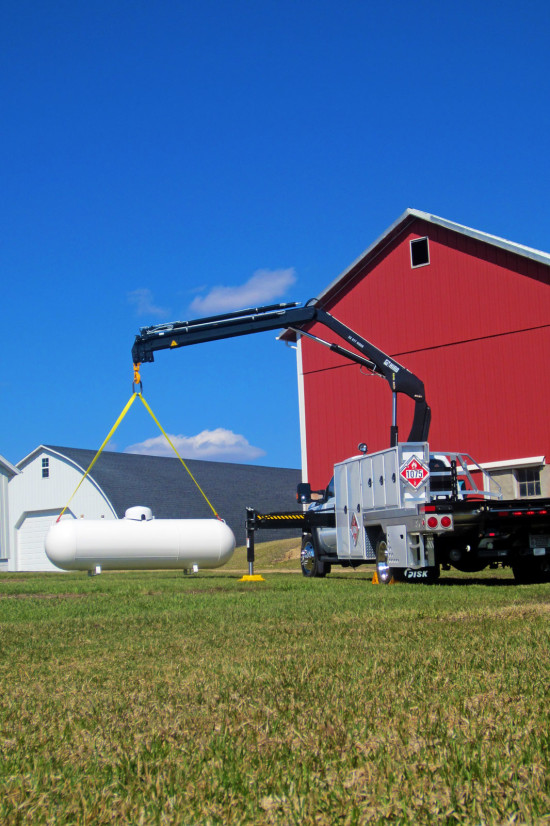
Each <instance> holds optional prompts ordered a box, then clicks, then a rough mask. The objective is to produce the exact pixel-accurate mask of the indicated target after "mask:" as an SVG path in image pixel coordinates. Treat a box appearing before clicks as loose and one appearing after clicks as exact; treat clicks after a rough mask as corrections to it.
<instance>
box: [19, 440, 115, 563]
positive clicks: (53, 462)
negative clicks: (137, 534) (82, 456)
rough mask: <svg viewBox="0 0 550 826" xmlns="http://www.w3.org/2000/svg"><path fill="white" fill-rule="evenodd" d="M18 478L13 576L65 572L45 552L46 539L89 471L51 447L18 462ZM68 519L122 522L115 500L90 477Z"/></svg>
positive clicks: (80, 490)
mask: <svg viewBox="0 0 550 826" xmlns="http://www.w3.org/2000/svg"><path fill="white" fill-rule="evenodd" d="M17 468H18V470H19V472H18V474H17V475H16V476H14V477H13V478H12V479H11V481H10V485H9V494H10V495H9V512H10V525H11V529H12V538H13V541H12V547H11V553H10V556H9V560H8V565H7V570H8V571H59V568H56V566H55V565H52V563H51V562H50V561H49V559H48V557H47V556H46V552H45V550H44V537H45V535H46V533H47V531H48V528H49V527H50V525H51V524H53V523H54V522H55V520H56V519H57V517H58V516H59V513H60V512H61V510H62V509H63V508H64V507H65V505H66V504H67V502H68V500H69V497H70V496H71V494H72V493H73V491H74V490H75V488H76V486H77V485H78V483H79V482H80V481H81V479H82V476H83V474H84V473H85V471H86V468H83V467H81V466H80V465H79V464H78V463H77V462H76V461H74V460H73V459H71V458H69V457H68V456H66V455H64V454H63V453H59V452H57V451H56V450H54V449H52V448H51V447H45V446H44V445H40V447H37V448H36V450H33V452H32V453H30V454H29V455H28V456H26V457H25V458H24V459H22V461H21V462H18V465H17ZM67 513H68V514H69V515H72V516H74V517H76V518H80V517H85V518H86V519H116V518H117V515H116V513H115V510H114V508H113V506H112V505H111V503H110V501H109V499H108V498H107V497H106V495H105V493H104V492H103V490H102V489H101V488H100V487H99V485H97V483H96V482H95V481H94V479H92V478H91V477H90V476H88V477H87V478H86V480H85V482H84V483H83V484H82V485H81V486H80V488H79V490H78V492H77V494H76V495H75V497H74V499H73V500H72V502H71V505H70V508H69V509H68V511H67Z"/></svg>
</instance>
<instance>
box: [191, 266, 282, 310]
mask: <svg viewBox="0 0 550 826" xmlns="http://www.w3.org/2000/svg"><path fill="white" fill-rule="evenodd" d="M295 281H296V274H295V272H294V268H293V267H290V268H289V269H286V270H256V272H255V273H254V275H253V276H252V277H251V278H249V279H248V281H247V282H246V283H245V284H241V285H239V286H237V287H213V288H212V289H211V290H210V292H209V293H207V294H206V295H205V296H197V297H196V298H194V299H193V301H192V303H191V310H193V312H194V313H196V314H197V315H211V314H213V313H223V312H231V310H242V309H245V308H247V307H258V306H261V305H262V304H270V303H271V302H272V301H274V300H275V299H277V298H280V297H281V296H282V295H284V293H285V292H286V291H287V289H288V288H289V287H290V286H291V285H292V284H294V283H295Z"/></svg>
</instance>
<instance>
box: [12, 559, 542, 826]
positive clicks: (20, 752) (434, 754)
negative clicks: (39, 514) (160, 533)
mask: <svg viewBox="0 0 550 826" xmlns="http://www.w3.org/2000/svg"><path fill="white" fill-rule="evenodd" d="M287 550H288V549H286V550H283V552H282V553H281V551H280V549H279V550H277V549H275V550H274V549H273V548H272V549H271V550H268V549H266V548H263V549H262V548H260V551H259V554H258V558H260V557H261V555H262V554H263V553H264V551H265V560H264V564H265V566H267V565H268V562H269V559H273V558H275V559H276V560H278V563H277V564H278V566H279V567H284V568H285V569H286V565H287V563H288V559H285V554H286V552H287ZM242 567H243V569H244V568H245V564H244V565H243V566H242ZM258 567H259V566H257V568H258ZM264 576H265V582H263V583H241V582H239V577H240V574H239V573H238V572H237V571H236V570H235V571H230V570H229V571H227V570H222V571H221V572H219V573H214V572H212V573H207V572H204V573H199V574H198V575H197V576H187V577H186V576H183V575H182V574H179V573H171V572H162V573H160V572H155V573H129V574H120V573H119V574H102V575H101V576H100V577H95V578H88V577H87V576H86V575H85V574H44V575H32V574H29V575H24V574H4V575H0V691H1V694H0V697H1V701H0V822H2V823H3V824H4V823H5V824H28V823H32V824H35V823H36V824H41V823H44V824H56V825H57V824H75V823H78V824H107V823H109V824H111V823H131V824H218V823H219V824H221V823H228V824H241V823H254V824H256V823H257V824H294V823H295V824H298V823H302V824H303V823H306V824H309V823H311V824H362V823H385V822H390V823H391V822H393V823H411V824H412V823H421V824H423V823H433V824H440V823H443V824H446V823H471V824H480V823H487V824H491V823H495V824H504V823H517V824H519V823H537V824H539V823H550V770H549V769H550V766H549V762H550V761H549V741H550V704H549V696H548V695H549V688H548V686H549V677H550V674H549V659H550V658H549V636H550V585H537V586H514V585H513V584H512V580H511V579H510V578H509V576H508V575H499V576H496V575H495V574H494V572H488V573H487V574H486V575H485V578H483V577H470V578H469V579H470V583H471V584H468V585H465V584H464V583H465V582H467V581H468V579H466V580H465V579H463V578H455V577H447V578H446V579H443V581H442V584H440V585H437V586H432V587H427V586H422V585H397V586H392V587H383V586H373V585H372V584H371V583H370V576H371V572H368V571H367V570H366V569H365V570H364V572H361V569H359V571H358V572H355V573H353V572H351V573H344V572H338V571H337V570H336V571H335V573H334V574H332V575H331V576H330V577H328V578H327V579H325V580H311V581H310V580H305V579H304V578H302V577H301V576H299V575H296V574H294V573H278V572H276V571H273V572H271V573H264Z"/></svg>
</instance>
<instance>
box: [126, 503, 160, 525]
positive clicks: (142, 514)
mask: <svg viewBox="0 0 550 826" xmlns="http://www.w3.org/2000/svg"><path fill="white" fill-rule="evenodd" d="M124 518H125V519H133V520H134V521H135V522H149V521H150V520H151V519H154V516H153V511H152V510H151V508H145V507H143V506H142V505H135V506H134V507H133V508H128V510H127V511H126V513H125V514H124Z"/></svg>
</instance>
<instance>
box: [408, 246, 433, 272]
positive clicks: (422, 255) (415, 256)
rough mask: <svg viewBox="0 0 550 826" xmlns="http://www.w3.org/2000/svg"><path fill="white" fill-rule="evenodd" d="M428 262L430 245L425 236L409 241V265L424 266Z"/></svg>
mask: <svg viewBox="0 0 550 826" xmlns="http://www.w3.org/2000/svg"><path fill="white" fill-rule="evenodd" d="M429 263H430V247H429V245H428V239H427V238H416V239H415V240H414V241H411V267H413V269H414V267H425V266H426V264H429Z"/></svg>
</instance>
